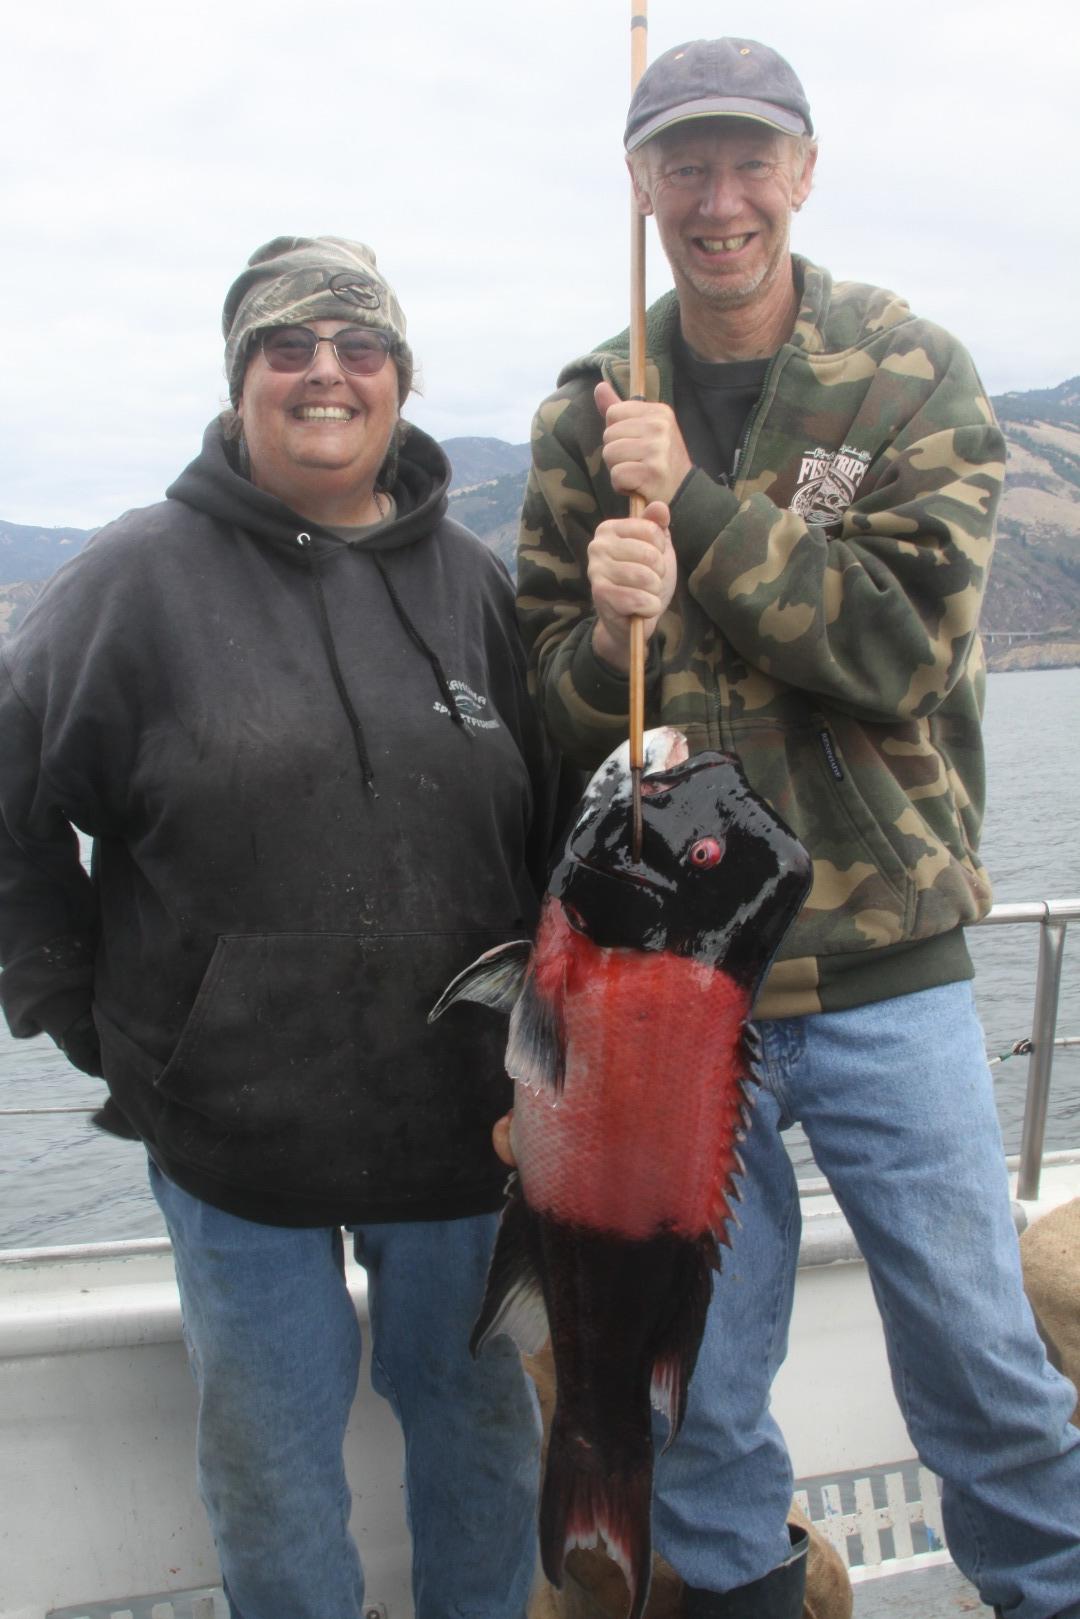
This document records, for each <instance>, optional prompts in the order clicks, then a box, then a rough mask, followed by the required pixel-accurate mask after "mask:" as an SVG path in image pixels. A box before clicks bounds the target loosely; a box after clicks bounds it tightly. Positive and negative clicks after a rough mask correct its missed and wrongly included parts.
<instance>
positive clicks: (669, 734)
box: [582, 725, 690, 801]
mask: <svg viewBox="0 0 1080 1619" xmlns="http://www.w3.org/2000/svg"><path fill="white" fill-rule="evenodd" d="M644 743H645V745H644V748H643V750H642V758H643V762H644V769H643V771H642V774H643V775H645V776H651V775H654V774H656V773H657V772H658V771H661V770H673V769H674V768H675V766H676V765H681V764H685V763H686V761H687V759H689V757H690V747H689V744H688V743H687V740H686V738H685V736H684V735H683V733H682V732H681V731H677V730H676V729H675V727H674V726H673V725H658V726H656V728H655V729H654V730H652V731H646V732H645V739H644ZM613 776H615V777H617V778H618V781H619V785H618V788H617V789H616V791H617V794H618V796H620V797H622V796H623V795H625V796H626V798H627V800H628V801H629V796H630V787H631V776H630V740H629V738H627V740H626V741H625V742H623V743H622V744H621V746H619V747H617V748H616V749H615V752H614V753H612V754H609V755H608V757H607V758H606V759H605V760H604V762H603V764H602V765H601V766H600V768H599V770H597V772H596V774H595V775H594V776H593V778H592V780H591V781H590V782H589V785H588V787H587V788H586V789H585V792H584V794H583V795H582V797H583V798H585V799H594V798H597V797H598V796H599V794H600V791H601V786H602V784H604V783H606V782H609V781H610V780H611V778H612V777H613Z"/></svg>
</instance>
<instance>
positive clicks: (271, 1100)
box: [154, 929, 520, 1130]
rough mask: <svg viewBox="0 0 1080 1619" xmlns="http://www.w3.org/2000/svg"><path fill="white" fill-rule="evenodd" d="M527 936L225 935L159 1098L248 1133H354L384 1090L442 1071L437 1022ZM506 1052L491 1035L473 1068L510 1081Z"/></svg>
mask: <svg viewBox="0 0 1080 1619" xmlns="http://www.w3.org/2000/svg"><path fill="white" fill-rule="evenodd" d="M517 936H520V933H519V932H518V931H517V930H507V929H482V930H476V931H472V930H470V931H467V932H466V931H462V932H455V933H440V934H430V933H423V934H400V933H395V934H386V933H384V934H378V935H376V936H375V937H367V936H363V937H357V936H355V935H351V934H310V933H273V934H229V935H224V936H222V937H221V938H220V939H219V940H218V943H217V946H216V948H215V950H214V954H213V957H212V959H211V961H210V964H209V966H208V967H207V970H206V973H205V975H204V977H203V981H202V984H201V985H200V988H199V992H198V995H197V996H196V999H195V1003H194V1005H193V1006H192V1009H191V1013H190V1015H189V1017H188V1020H187V1022H186V1024H185V1026H184V1029H183V1031H182V1033H181V1036H180V1039H179V1041H178V1042H177V1045H176V1047H175V1049H174V1051H173V1054H172V1056H171V1057H170V1059H169V1061H168V1062H167V1063H166V1064H165V1066H164V1068H162V1069H161V1071H160V1073H159V1074H158V1075H157V1077H156V1079H155V1081H154V1084H155V1086H156V1089H157V1091H158V1092H159V1094H161V1095H162V1096H164V1097H167V1098H168V1099H169V1100H170V1101H173V1102H176V1103H178V1104H180V1105H181V1106H183V1107H185V1108H189V1109H192V1110H193V1111H195V1112H197V1113H201V1114H204V1115H206V1116H207V1117H208V1118H211V1119H213V1120H215V1121H216V1122H217V1123H219V1124H222V1125H229V1124H235V1125H236V1126H237V1127H238V1128H241V1127H242V1128H243V1129H245V1130H253V1129H254V1130H258V1129H262V1128H266V1129H271V1128H273V1129H278V1128H281V1127H282V1126H287V1125H300V1124H307V1125H312V1124H319V1123H327V1122H330V1121H335V1120H340V1121H341V1122H342V1123H347V1122H350V1121H354V1120H355V1119H356V1118H357V1116H358V1115H360V1114H364V1113H367V1112H368V1111H369V1110H370V1108H371V1105H372V1090H373V1088H378V1089H380V1090H381V1091H383V1093H384V1094H385V1092H386V1091H387V1090H388V1089H392V1088H393V1087H394V1086H395V1085H396V1084H397V1083H398V1081H399V1079H400V1080H401V1082H402V1083H403V1084H405V1085H406V1087H407V1085H408V1078H407V1077H406V1076H415V1075H417V1074H418V1073H420V1074H423V1073H426V1074H428V1075H429V1076H430V1073H431V1070H432V1068H433V1067H434V1068H439V1067H441V1066H443V1062H444V1054H441V1053H440V1052H439V1049H438V1046H439V1041H438V1030H437V1027H436V1028H432V1027H431V1026H429V1025H428V1023H427V1013H428V1011H429V1010H430V1009H431V1007H432V1005H433V1004H434V1003H435V1001H436V1000H437V999H438V996H439V995H440V994H441V993H442V990H443V989H444V988H445V986H446V984H447V983H449V981H450V979H451V978H453V977H454V976H455V975H456V974H457V973H458V972H460V971H461V970H462V968H463V967H466V966H468V965H469V963H470V962H471V961H472V960H474V959H475V957H476V956H478V955H480V954H481V952H482V951H484V950H488V949H490V948H491V947H492V946H493V945H495V944H500V943H503V942H504V941H505V940H507V939H509V938H513V937H517ZM504 1042H505V1027H503V1028H502V1029H501V1030H496V1029H494V1028H492V1029H491V1030H490V1031H487V1030H485V1038H483V1039H482V1040H481V1041H480V1042H479V1044H480V1045H482V1046H483V1047H484V1048H485V1049H484V1051H483V1052H482V1053H481V1052H480V1051H475V1052H474V1053H473V1054H472V1058H473V1062H474V1064H475V1065H476V1066H477V1067H480V1068H484V1067H487V1066H490V1065H491V1063H492V1062H494V1063H495V1066H496V1068H497V1069H499V1068H500V1067H501V1065H500V1064H499V1060H498V1053H499V1052H500V1051H501V1046H502V1043H504ZM480 1058H482V1059H483V1060H482V1061H478V1059H480ZM500 1077H501V1074H500Z"/></svg>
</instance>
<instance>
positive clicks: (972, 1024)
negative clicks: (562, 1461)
mask: <svg viewBox="0 0 1080 1619" xmlns="http://www.w3.org/2000/svg"><path fill="white" fill-rule="evenodd" d="M759 1028H760V1031H761V1034H762V1038H763V1043H764V1063H763V1069H764V1073H763V1080H764V1083H763V1086H762V1089H761V1091H760V1092H759V1093H758V1105H757V1107H756V1108H755V1110H754V1112H755V1117H754V1121H753V1124H752V1127H751V1129H750V1134H749V1138H748V1140H747V1142H746V1145H745V1148H744V1150H743V1156H744V1158H745V1160H746V1168H747V1175H746V1178H745V1181H744V1183H743V1186H744V1192H745V1201H744V1202H743V1203H742V1204H741V1205H740V1206H739V1209H738V1213H739V1218H740V1220H741V1221H742V1230H740V1231H735V1232H734V1233H733V1242H734V1249H733V1251H732V1252H730V1253H728V1252H727V1251H726V1250H725V1252H724V1268H723V1271H722V1273H721V1275H720V1276H719V1277H717V1279H716V1284H715V1288H714V1295H713V1302H712V1306H711V1308H710V1312H709V1318H708V1325H707V1328H706V1334H705V1340H704V1343H703V1345H702V1349H701V1354H700V1357H699V1360H698V1364H697V1368H696V1370H695V1373H694V1377H693V1379H692V1381H691V1385H690V1395H689V1402H688V1410H687V1417H686V1422H685V1425H684V1427H683V1430H682V1432H681V1434H680V1436H679V1438H678V1440H677V1441H676V1443H675V1444H674V1445H673V1446H672V1448H671V1450H670V1451H668V1452H667V1453H666V1454H665V1455H663V1456H661V1457H660V1458H659V1459H658V1463H657V1469H656V1506H655V1513H654V1526H655V1538H656V1544H657V1547H658V1549H659V1550H660V1551H661V1552H662V1553H663V1554H664V1556H665V1557H667V1558H668V1560H669V1561H670V1562H671V1563H672V1564H673V1565H674V1566H675V1568H676V1569H677V1570H678V1571H679V1573H681V1574H682V1575H683V1577H684V1579H686V1580H687V1581H688V1582H689V1583H690V1584H692V1585H696V1586H703V1587H705V1588H706V1589H710V1590H715V1591H726V1590H729V1589H732V1588H733V1587H736V1586H739V1585H743V1584H746V1583H747V1582H749V1581H750V1580H754V1579H757V1578H759V1577H760V1576H761V1575H762V1574H764V1573H767V1572H768V1570H769V1569H770V1568H773V1567H775V1566H776V1565H777V1564H779V1563H780V1562H782V1561H783V1560H784V1559H785V1558H786V1557H787V1556H788V1555H789V1545H788V1536H787V1533H786V1530H785V1528H784V1519H785V1516H786V1514H787V1510H788V1507H789V1505H790V1501H791V1484H792V1480H791V1469H790V1465H789V1462H788V1457H787V1452H786V1449H785V1447H784V1443H783V1439H782V1437H781V1435H780V1432H779V1430H778V1428H777V1427H776V1424H775V1422H774V1421H773V1419H772V1418H771V1417H770V1415H769V1411H768V1396H769V1386H770V1384H771V1382H772V1379H773V1376H774V1375H775V1372H776V1369H777V1367H778V1366H779V1365H780V1362H781V1361H782V1359H783V1357H784V1354H785V1351H786V1347H787V1328H788V1319H789V1315H790V1311H791V1303H792V1296H793V1290H794V1282H795V1267H796V1261H797V1255H798V1242H799V1206H798V1194H797V1188H796V1184H795V1178H794V1174H793V1172H792V1169H791V1166H790V1162H789V1160H788V1157H787V1154H786V1152H785V1150H784V1146H783V1143H782V1141H781V1137H780V1134H779V1132H780V1130H781V1129H783V1128H784V1127H785V1126H786V1125H788V1124H790V1123H792V1122H793V1121H794V1120H796V1119H797V1120H799V1121H800V1122H801V1123H802V1125H803V1128H804V1130H805V1131H806V1134H807V1137H808V1139H809V1141H810V1144H811V1146H812V1147H813V1150H814V1156H815V1158H816V1160H817V1163H818V1166H819V1167H820V1169H821V1171H822V1173H823V1174H824V1175H826V1176H827V1178H828V1180H829V1182H830V1184H831V1186H832V1188H833V1191H834V1192H835V1194H836V1197H837V1199H838V1201H839V1203H840V1206H841V1207H842V1209H843V1211H844V1213H845V1215H846V1216H847V1218H848V1221H849V1222H850V1224H851V1227H852V1229H853V1231H854V1233H855V1236H856V1238H857V1239H858V1242H859V1246H860V1248H861V1249H862V1252H863V1254H864V1256H865V1258H866V1261H867V1264H868V1266H869V1270H870V1276H871V1280H872V1283H873V1287H874V1292H875V1296H876V1299H877V1303H878V1307H879V1309H880V1311H881V1316H882V1320H883V1323H884V1328H885V1335H886V1341H887V1344H888V1351H889V1359H890V1365H891V1368H892V1376H893V1384H894V1387H895V1389H896V1394H897V1398H898V1400H899V1404H900V1408H901V1410H902V1412H903V1414H904V1418H905V1420H906V1422H907V1425H908V1429H909V1432H910V1434H911V1437H912V1441H913V1443H914V1445H915V1447H916V1449H917V1450H918V1452H919V1455H920V1456H921V1457H922V1459H923V1461H924V1462H925V1463H926V1465H927V1466H928V1467H929V1468H931V1469H932V1470H933V1471H934V1472H935V1473H937V1474H938V1475H939V1476H940V1477H941V1479H942V1481H943V1492H942V1500H943V1512H944V1520H945V1528H946V1534H947V1536H948V1541H949V1549H950V1551H951V1552H952V1555H953V1557H954V1558H955V1560H956V1562H957V1564H958V1565H959V1567H960V1568H961V1569H962V1570H963V1572H964V1573H965V1574H966V1575H967V1577H968V1578H969V1579H970V1580H971V1581H972V1583H973V1584H974V1585H975V1586H976V1587H977V1588H978V1590H979V1592H980V1595H981V1596H982V1598H983V1600H984V1601H985V1602H987V1603H990V1604H998V1605H999V1606H1000V1607H1001V1608H1002V1609H1003V1610H1004V1612H1005V1614H1006V1615H1007V1616H1008V1619H1050V1616H1051V1615H1060V1616H1061V1619H1080V1431H1078V1430H1077V1429H1076V1428H1074V1427H1072V1426H1070V1424H1069V1416H1070V1414H1071V1412H1072V1409H1073V1407H1074V1405H1075V1403H1076V1396H1075V1393H1074V1391H1073V1389H1072V1385H1071V1384H1069V1383H1068V1382H1067V1381H1066V1380H1065V1379H1064V1378H1062V1377H1060V1376H1059V1375H1058V1373H1056V1372H1055V1371H1054V1370H1053V1369H1052V1368H1051V1367H1050V1365H1049V1364H1048V1362H1047V1359H1046V1355H1045V1353H1044V1351H1043V1345H1042V1342H1041V1340H1040V1338H1039V1337H1038V1334H1037V1332H1036V1330H1035V1326H1034V1322H1033V1319H1032V1316H1031V1312H1030V1309H1029V1307H1028V1304H1027V1301H1026V1299H1025V1297H1024V1294H1023V1291H1022V1284H1021V1273H1020V1262H1019V1250H1018V1246H1017V1241H1016V1235H1015V1231H1014V1228H1013V1223H1012V1217H1011V1210H1010V1205H1009V1195H1008V1179H1007V1174H1006V1169H1005V1162H1004V1155H1003V1152H1002V1145H1001V1134H1000V1130H999V1126H998V1121H997V1114H996V1110H995V1106H994V1097H993V1089H992V1085H991V1081H990V1074H989V1070H988V1068H987V1064H986V1057H985V1043H984V1039H983V1033H982V1029H981V1027H980V1026H979V1022H978V1018H977V1016H976V1014H975V1009H974V1002H973V998H972V995H971V990H970V986H969V985H968V984H966V983H958V984H949V985H945V986H943V987H942V988H939V989H933V990H926V991H924V992H922V993H921V994H917V995H907V996H900V997H897V998H896V999H894V1000H888V1001H881V1002H877V1003H875V1004H873V1005H869V1006H863V1007H860V1008H858V1009H856V1010H854V1011H850V1012H829V1013H821V1014H818V1015H816V1016H809V1017H797V1018H785V1019H780V1020H775V1021H768V1022H763V1023H761V1024H760V1025H759ZM842 1347H843V1346H842V1345H840V1346H838V1348H839V1349H841V1350H842ZM852 1376H853V1377H857V1376H858V1368H857V1367H853V1368H852ZM807 1398H808V1399H809V1400H812V1399H813V1390H812V1389H808V1390H807Z"/></svg>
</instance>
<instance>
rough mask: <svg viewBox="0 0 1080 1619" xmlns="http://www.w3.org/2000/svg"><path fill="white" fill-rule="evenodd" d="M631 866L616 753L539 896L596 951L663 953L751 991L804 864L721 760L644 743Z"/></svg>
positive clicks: (788, 912) (677, 737) (668, 737)
mask: <svg viewBox="0 0 1080 1619" xmlns="http://www.w3.org/2000/svg"><path fill="white" fill-rule="evenodd" d="M645 744H646V746H645V766H644V770H643V773H642V790H641V811H642V839H641V858H640V859H639V860H635V859H634V857H633V851H632V846H631V836H630V811H631V774H630V755H629V745H628V744H627V743H624V744H623V746H622V747H621V748H618V749H617V750H616V751H615V753H613V754H612V755H611V757H610V758H609V759H607V760H606V761H605V762H604V764H603V765H601V767H600V769H599V770H598V771H597V772H596V774H595V776H594V777H593V779H592V781H591V782H590V783H589V786H588V787H587V788H586V791H585V794H584V796H583V797H582V799H581V802H580V804H579V806H578V810H577V814H576V816H575V820H574V824H573V827H572V829H571V831H570V834H569V837H568V838H567V841H566V846H565V851H564V854H563V858H562V860H561V861H560V862H559V864H558V865H557V866H556V867H555V869H554V871H553V873H552V876H551V882H550V884H549V892H550V893H551V894H553V895H554V896H555V897H557V898H558V899H560V900H561V902H562V904H563V907H564V909H565V911H566V914H567V916H568V918H569V920H570V922H571V925H572V926H574V927H575V928H578V929H579V930H580V931H581V932H582V933H585V934H587V935H588V937H589V938H591V939H592V940H594V941H595V943H597V944H599V945H603V946H605V947H608V948H621V949H629V950H668V951H672V952H673V953H675V954H676V955H681V956H689V957H692V958H694V959H695V960H699V961H702V962H708V963H710V964H712V965H714V966H722V967H723V968H724V970H725V971H726V972H727V973H729V974H730V975H731V976H732V977H733V978H735V979H737V980H738V981H739V982H740V983H743V984H746V985H749V986H756V984H757V982H758V981H759V980H760V978H761V976H762V974H763V973H764V972H765V969H766V967H767V966H768V965H769V962H770V961H771V960H772V958H773V956H774V955H775V953H776V950H777V948H778V946H779V944H780V941H781V939H782V937H783V935H784V933H785V931H786V930H787V928H788V926H789V924H790V923H791V922H792V921H793V920H794V918H795V915H796V913H797V912H798V910H799V908H800V907H801V905H802V903H803V901H804V899H805V898H806V895H807V893H808V892H809V888H810V875H811V868H810V858H809V856H808V855H807V853H806V850H805V849H804V848H803V846H802V844H801V843H800V842H799V840H798V839H797V838H796V837H795V835H794V834H793V833H792V832H791V831H790V830H789V828H788V827H787V826H786V825H785V824H784V822H783V821H782V820H781V819H780V817H779V816H778V815H777V814H776V812H775V811H774V810H773V809H771V808H770V806H769V805H768V804H767V803H766V802H765V801H764V799H762V798H759V797H758V795H757V794H756V793H755V792H753V791H752V789H751V788H750V786H749V785H748V783H747V781H746V778H745V776H744V775H743V773H742V770H741V768H740V766H739V764H738V762H737V760H735V759H734V758H732V757H731V756H730V755H728V754H725V753H712V752H705V753H695V754H690V753H689V751H688V748H687V745H686V739H685V737H683V736H682V734H681V733H680V732H678V731H675V730H673V729H671V728H670V727H662V728H660V729H658V730H655V731H649V732H647V733H646V738H645Z"/></svg>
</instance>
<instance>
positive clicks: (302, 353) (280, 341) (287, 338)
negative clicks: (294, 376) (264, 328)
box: [262, 326, 315, 371]
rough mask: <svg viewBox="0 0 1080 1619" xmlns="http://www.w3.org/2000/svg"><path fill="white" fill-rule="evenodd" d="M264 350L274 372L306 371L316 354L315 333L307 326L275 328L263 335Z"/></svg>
mask: <svg viewBox="0 0 1080 1619" xmlns="http://www.w3.org/2000/svg"><path fill="white" fill-rule="evenodd" d="M262 348H263V353H264V354H265V355H266V361H267V364H268V365H269V366H270V369H271V370H272V371H306V370H307V368H308V366H309V365H310V364H311V361H312V358H313V357H314V354H315V333H314V332H309V331H308V329H307V327H306V326H275V327H273V328H272V329H271V330H270V331H269V332H264V333H263V340H262Z"/></svg>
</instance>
